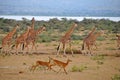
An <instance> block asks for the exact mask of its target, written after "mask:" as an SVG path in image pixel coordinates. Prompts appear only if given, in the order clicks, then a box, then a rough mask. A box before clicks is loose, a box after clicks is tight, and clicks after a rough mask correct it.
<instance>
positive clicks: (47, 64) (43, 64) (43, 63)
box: [30, 59, 55, 72]
mask: <svg viewBox="0 0 120 80" xmlns="http://www.w3.org/2000/svg"><path fill="white" fill-rule="evenodd" d="M38 66H45V67H48V69H47V70H53V69H52V68H51V64H50V59H49V61H48V62H45V61H40V60H38V61H36V64H35V65H33V66H32V67H31V69H30V71H32V70H33V71H35V69H36V68H37V67H38ZM53 71H54V72H55V70H53Z"/></svg>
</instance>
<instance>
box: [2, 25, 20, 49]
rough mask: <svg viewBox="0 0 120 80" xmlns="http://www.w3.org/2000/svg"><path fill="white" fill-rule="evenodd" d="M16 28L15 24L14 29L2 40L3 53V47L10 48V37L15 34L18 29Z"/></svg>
mask: <svg viewBox="0 0 120 80" xmlns="http://www.w3.org/2000/svg"><path fill="white" fill-rule="evenodd" d="M18 27H19V25H18V24H17V25H16V27H15V28H14V29H13V30H12V31H11V32H9V33H8V34H7V35H6V36H5V37H4V38H3V39H2V48H3V51H4V50H5V46H8V48H9V47H10V45H11V42H12V37H13V35H14V34H15V33H16V30H17V29H18Z"/></svg>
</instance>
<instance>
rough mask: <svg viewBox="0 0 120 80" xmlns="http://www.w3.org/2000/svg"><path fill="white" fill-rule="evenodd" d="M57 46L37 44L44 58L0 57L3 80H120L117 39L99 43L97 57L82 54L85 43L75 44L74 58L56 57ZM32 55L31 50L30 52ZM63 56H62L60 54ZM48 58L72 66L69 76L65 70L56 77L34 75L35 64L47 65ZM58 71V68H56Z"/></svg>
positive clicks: (53, 74) (0, 79) (47, 73)
mask: <svg viewBox="0 0 120 80" xmlns="http://www.w3.org/2000/svg"><path fill="white" fill-rule="evenodd" d="M57 45H58V42H49V43H38V44H37V46H38V47H37V51H34V50H32V52H36V53H41V54H25V55H23V54H19V55H15V54H13V55H3V53H0V80H120V50H118V48H117V43H116V40H115V39H109V38H107V39H105V40H101V41H97V46H98V49H97V50H94V52H93V53H95V54H96V55H94V56H89V55H87V56H85V55H83V54H80V52H79V50H80V49H81V46H82V40H77V41H73V49H74V51H75V52H77V54H74V57H72V56H71V54H67V57H63V56H62V55H61V57H56V55H55V53H56V47H57ZM29 51H31V50H29ZM61 54H62V53H61ZM48 56H50V57H52V58H55V59H58V60H61V61H63V62H66V60H67V59H68V58H69V59H71V60H72V62H70V63H69V65H68V66H67V67H66V70H67V72H68V74H67V75H66V74H65V73H64V71H63V70H62V71H61V72H60V73H56V72H53V71H50V70H45V69H44V68H41V67H40V68H37V69H36V70H35V71H34V72H31V71H30V70H29V68H30V67H31V66H32V65H33V64H35V61H37V60H42V61H48V59H49V58H48ZM53 69H55V70H56V71H58V70H59V67H57V66H56V67H53Z"/></svg>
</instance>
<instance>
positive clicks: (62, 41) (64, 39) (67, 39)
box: [57, 23, 77, 57]
mask: <svg viewBox="0 0 120 80" xmlns="http://www.w3.org/2000/svg"><path fill="white" fill-rule="evenodd" d="M76 27H77V24H76V23H74V25H73V26H72V27H71V28H70V29H69V30H68V31H67V32H66V33H65V35H64V36H63V37H62V38H61V39H60V41H59V42H60V43H59V45H58V47H57V56H58V55H59V51H60V47H61V44H62V45H63V50H64V54H63V56H65V57H66V43H69V46H70V50H71V53H72V56H73V51H72V46H71V34H72V33H73V31H74V29H75V28H76Z"/></svg>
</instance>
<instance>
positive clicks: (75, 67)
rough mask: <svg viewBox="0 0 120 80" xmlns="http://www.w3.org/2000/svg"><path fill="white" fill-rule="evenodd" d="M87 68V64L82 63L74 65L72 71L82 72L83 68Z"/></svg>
mask: <svg viewBox="0 0 120 80" xmlns="http://www.w3.org/2000/svg"><path fill="white" fill-rule="evenodd" d="M85 69H87V66H84V65H81V66H75V65H74V66H73V67H72V70H71V71H72V72H82V71H83V70H85Z"/></svg>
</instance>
